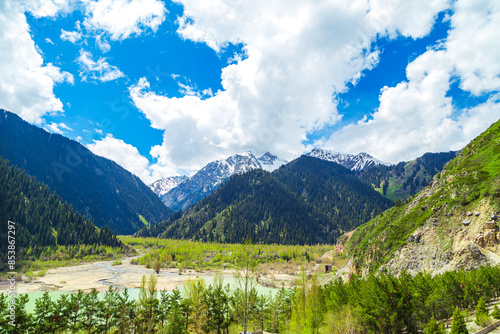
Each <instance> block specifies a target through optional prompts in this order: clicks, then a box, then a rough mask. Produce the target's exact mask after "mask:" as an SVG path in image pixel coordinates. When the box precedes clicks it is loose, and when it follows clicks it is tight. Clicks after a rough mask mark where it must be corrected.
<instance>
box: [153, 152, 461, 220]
mask: <svg viewBox="0 0 500 334" xmlns="http://www.w3.org/2000/svg"><path fill="white" fill-rule="evenodd" d="M456 154H457V152H446V153H427V154H425V155H424V156H422V157H420V158H417V159H415V160H413V161H410V162H400V163H398V164H389V163H386V162H383V161H381V160H378V159H376V158H374V157H372V156H370V155H369V154H367V153H359V154H356V155H354V154H346V153H339V152H334V151H330V150H324V149H319V148H315V149H313V150H311V151H309V152H307V153H305V154H304V156H308V157H311V158H316V159H318V160H323V161H328V162H334V163H336V164H339V165H341V166H343V167H345V168H347V169H350V170H351V171H353V172H355V175H356V176H357V177H358V178H359V179H360V180H361V181H363V182H364V183H366V184H368V185H370V186H372V187H373V188H374V189H375V190H377V191H378V192H380V193H381V194H382V195H383V196H385V197H386V198H388V199H390V200H391V201H393V202H394V201H397V200H405V199H407V198H408V197H410V196H411V195H413V194H415V193H416V192H418V191H420V190H422V189H423V188H424V187H425V186H426V185H427V184H428V183H429V181H430V180H431V179H432V176H433V175H434V174H436V173H438V172H439V171H441V170H442V169H443V166H444V165H445V163H446V162H448V161H450V160H451V159H453V158H454V157H455V156H456ZM286 164H287V162H286V161H284V160H281V159H279V158H278V157H276V156H274V155H272V154H271V153H269V152H268V153H266V154H264V155H263V156H261V157H260V158H256V157H255V156H254V155H253V154H252V153H251V152H247V153H244V154H236V155H233V156H230V157H228V158H226V159H222V160H217V161H213V162H210V163H209V164H207V165H206V166H205V167H203V168H202V169H201V170H199V171H198V172H197V173H196V174H194V175H193V176H191V177H187V176H174V177H168V178H163V179H160V180H158V181H156V182H154V183H153V184H151V185H150V186H149V187H150V188H151V189H152V190H153V191H154V192H155V193H156V194H157V195H158V196H159V197H160V198H161V199H162V201H163V202H164V203H165V204H166V205H167V206H168V207H169V208H170V209H172V210H174V211H178V210H181V209H182V210H186V209H187V208H189V207H190V206H192V205H194V204H196V203H197V202H198V201H199V200H201V199H202V198H204V197H206V196H208V195H210V194H211V193H212V192H213V191H214V190H215V189H217V188H218V187H219V186H220V185H221V184H222V183H224V182H225V181H227V180H228V179H229V178H230V177H231V176H232V175H235V174H240V173H245V172H247V171H250V170H253V169H258V168H260V169H264V170H267V171H270V172H272V171H274V170H276V169H277V168H279V167H280V166H286Z"/></svg>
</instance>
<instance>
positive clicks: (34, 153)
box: [0, 109, 172, 234]
mask: <svg viewBox="0 0 500 334" xmlns="http://www.w3.org/2000/svg"><path fill="white" fill-rule="evenodd" d="M0 156H1V157H3V158H4V159H7V160H9V161H10V163H11V164H13V165H15V166H18V167H19V168H22V169H24V170H25V171H26V172H27V173H28V174H30V175H32V176H35V177H36V178H37V179H38V180H39V181H41V182H43V183H45V184H47V185H48V186H49V187H50V189H52V190H54V191H56V192H57V194H58V195H59V196H61V197H62V198H63V199H64V200H65V201H68V203H70V204H71V205H72V206H73V207H74V208H75V209H77V210H78V211H79V212H81V213H82V214H83V215H84V216H85V217H88V218H91V219H92V221H93V222H94V223H95V224H96V225H97V226H99V227H104V226H105V225H108V226H109V227H110V228H111V229H112V230H114V229H117V230H118V233H119V234H132V233H134V232H135V231H137V230H138V229H140V228H141V227H142V226H144V224H143V223H142V221H141V219H140V217H139V215H141V216H143V217H144V218H145V219H146V220H147V221H148V222H150V223H155V222H159V221H162V220H164V219H166V218H168V217H169V215H170V214H171V213H172V212H171V210H170V209H168V208H167V207H166V206H165V205H164V204H163V203H162V202H161V200H160V199H159V198H158V196H156V194H155V193H154V192H153V191H152V190H151V189H149V188H148V187H147V186H146V185H145V184H144V183H143V182H142V181H141V180H140V179H139V178H138V177H137V176H135V175H133V174H131V173H130V172H128V171H126V170H125V169H124V168H122V167H120V166H119V165H117V164H116V163H115V162H113V161H111V160H108V159H105V158H102V157H99V156H96V155H94V154H93V153H92V152H91V151H89V150H88V149H87V148H86V147H84V146H83V145H81V144H79V143H77V142H76V141H73V140H70V139H68V138H66V137H63V136H61V135H57V134H50V133H48V132H47V131H45V130H43V129H41V128H39V127H36V126H34V125H31V124H29V123H27V122H25V121H23V120H22V119H21V118H20V117H19V116H17V115H16V114H13V113H10V112H7V111H4V110H1V109H0Z"/></svg>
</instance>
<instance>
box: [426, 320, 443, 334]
mask: <svg viewBox="0 0 500 334" xmlns="http://www.w3.org/2000/svg"><path fill="white" fill-rule="evenodd" d="M424 334H446V329H445V328H444V324H443V323H440V324H438V322H437V321H436V319H435V318H434V317H432V318H431V320H429V322H428V323H427V325H426V326H425V331H424Z"/></svg>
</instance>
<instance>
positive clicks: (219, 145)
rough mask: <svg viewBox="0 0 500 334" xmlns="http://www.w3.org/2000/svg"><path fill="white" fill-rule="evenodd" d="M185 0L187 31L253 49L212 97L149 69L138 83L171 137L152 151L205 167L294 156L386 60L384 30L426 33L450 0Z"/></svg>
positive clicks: (145, 106) (134, 90) (138, 92)
mask: <svg viewBox="0 0 500 334" xmlns="http://www.w3.org/2000/svg"><path fill="white" fill-rule="evenodd" d="M178 2H179V3H181V4H182V5H183V6H184V13H183V16H182V17H180V18H179V19H178V23H179V29H178V34H180V35H181V36H182V37H183V38H185V39H189V40H192V41H196V42H201V43H205V44H207V45H208V46H209V47H211V48H212V49H214V50H215V51H216V52H220V51H221V50H223V49H224V48H225V47H226V46H227V45H228V44H229V43H233V44H242V45H244V47H243V49H244V53H245V55H244V57H241V56H236V57H233V61H235V63H231V64H229V65H228V66H227V67H225V68H224V69H223V70H222V76H221V84H222V87H223V89H222V90H221V91H218V92H213V96H210V95H208V97H207V98H205V99H203V98H202V97H200V96H196V94H192V91H190V90H185V93H186V96H184V97H181V98H175V97H168V96H163V95H159V94H156V93H155V92H153V91H151V89H150V87H149V83H148V82H147V80H146V79H145V78H143V79H141V80H140V81H139V82H138V83H137V84H136V85H134V86H132V87H131V88H130V95H131V98H132V100H133V101H134V103H135V105H136V106H137V107H138V108H139V109H140V110H141V111H142V112H143V113H144V114H145V115H146V117H148V119H149V120H150V121H151V123H152V126H153V127H155V128H157V129H162V130H165V131H164V141H163V144H162V145H158V146H155V147H153V149H152V150H151V154H152V155H153V156H155V157H156V158H157V159H158V162H159V164H160V165H162V164H164V165H169V166H172V165H174V166H178V167H180V168H199V167H201V166H202V165H203V164H204V163H206V162H207V161H209V160H212V159H214V158H219V157H224V156H228V155H230V154H234V152H241V151H246V150H251V151H253V152H255V153H256V154H260V153H264V152H265V151H267V150H270V151H271V152H273V153H274V154H277V155H279V156H281V157H282V158H284V159H289V158H293V156H295V155H296V154H299V153H301V152H302V151H303V150H304V145H303V141H304V140H305V139H306V136H307V134H308V133H310V132H312V131H315V130H319V129H321V128H322V127H324V126H325V125H331V124H335V123H336V122H338V120H339V119H340V115H339V114H338V112H337V108H336V101H335V96H336V94H338V93H341V92H344V91H346V90H347V86H346V85H347V83H356V82H357V81H358V80H359V79H360V77H361V73H362V71H363V70H365V69H371V68H373V67H374V66H376V65H377V63H378V59H379V51H378V50H377V49H376V48H374V47H373V45H374V44H373V42H374V41H375V40H376V38H378V37H379V36H391V37H395V36H396V35H397V34H403V35H405V36H409V37H414V38H418V37H421V36H423V35H425V34H427V33H428V32H429V31H430V29H431V27H432V24H433V22H434V19H435V17H436V15H437V13H438V12H440V11H442V10H443V9H445V8H446V6H448V5H449V4H448V1H442V0H434V1H431V0H426V1H421V2H419V4H415V3H414V2H410V1H383V0H377V1H370V2H367V1H364V0H353V1H321V0H317V1H299V0H295V1H293V0H292V1H290V0H286V1H285V0H276V1H272V2H269V1H263V0H255V1H230V0H214V1H209V2H207V1H202V0H178ZM414 14H418V15H417V16H416V17H414V16H413V15H414ZM402 15H404V16H402ZM181 75H182V73H181ZM193 95H194V96H193ZM186 134H188V139H187V140H186Z"/></svg>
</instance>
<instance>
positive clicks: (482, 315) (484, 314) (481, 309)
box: [476, 297, 490, 326]
mask: <svg viewBox="0 0 500 334" xmlns="http://www.w3.org/2000/svg"><path fill="white" fill-rule="evenodd" d="M489 318H490V317H489V314H488V310H487V309H486V302H485V301H484V297H481V299H479V301H478V303H477V306H476V324H477V325H480V326H482V325H483V324H484V323H485V322H487V321H488V319H489Z"/></svg>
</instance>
